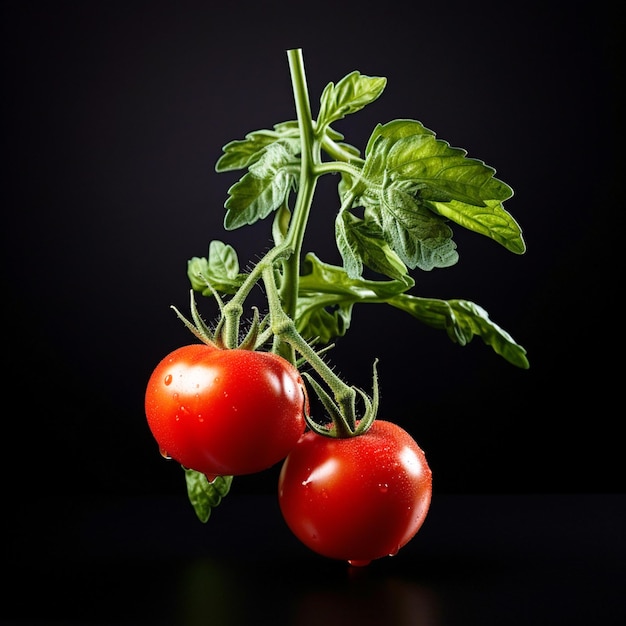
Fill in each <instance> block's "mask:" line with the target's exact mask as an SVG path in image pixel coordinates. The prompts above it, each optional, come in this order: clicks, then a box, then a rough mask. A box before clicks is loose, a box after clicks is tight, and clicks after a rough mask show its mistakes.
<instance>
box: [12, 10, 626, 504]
mask: <svg viewBox="0 0 626 626" xmlns="http://www.w3.org/2000/svg"><path fill="white" fill-rule="evenodd" d="M606 4H607V5H608V3H606ZM612 4H613V3H612ZM607 5H605V4H604V3H603V2H593V3H567V4H566V3H533V2H524V3H517V2H513V3H488V2H487V3H465V4H464V5H459V6H455V5H454V4H450V3H419V2H413V3H405V4H400V5H398V4H397V3H390V2H388V3H380V4H368V5H367V6H365V5H361V4H359V5H354V6H352V5H351V4H349V3H342V2H332V3H324V2H322V3H311V4H298V3H286V4H280V3H275V2H254V3H252V2H233V3H225V4H223V5H222V4H214V3H207V2H189V1H184V2H169V3H168V2H160V1H157V2H139V1H132V0H131V1H127V2H114V1H113V2H106V1H100V0H99V1H94V2H70V1H68V2H63V1H57V2H34V1H27V0H24V1H21V2H11V1H3V2H2V4H1V7H2V20H1V21H2V37H1V41H2V43H1V45H2V53H1V58H2V89H3V97H2V106H3V115H2V143H3V151H2V152H3V160H4V166H3V169H2V216H3V219H2V237H3V243H2V253H3V261H2V272H3V296H4V306H3V309H4V314H5V315H4V321H3V337H4V345H5V346H6V348H5V350H4V361H5V368H4V372H5V373H4V385H3V387H2V389H3V391H4V403H5V410H4V411H3V423H4V427H3V434H2V458H3V461H2V464H3V467H2V482H3V489H4V490H5V492H8V493H10V494H15V495H16V496H18V495H21V496H25V499H26V500H27V501H28V502H29V503H32V501H33V499H34V500H37V498H38V497H40V496H41V495H42V494H54V495H57V494H59V495H63V494H64V495H69V496H72V497H81V496H83V495H85V496H93V495H96V496H97V495H99V494H103V495H111V494H113V495H115V494H119V495H124V496H131V497H132V496H134V495H146V494H180V493H181V490H182V489H183V483H182V476H181V473H180V469H179V468H178V469H177V468H176V467H175V466H174V465H173V464H171V463H167V462H165V461H163V459H161V457H160V456H159V454H158V451H157V449H156V446H155V444H154V442H153V440H152V439H151V436H150V434H149V432H148V429H147V426H146V423H145V418H144V414H143V392H144V388H145V383H146V381H147V378H148V376H149V374H150V372H151V370H152V368H153V367H154V366H155V365H156V363H157V362H158V360H160V359H161V358H162V357H163V356H164V355H165V354H166V353H167V352H168V351H170V350H172V349H174V348H175V347H177V346H178V345H180V344H182V343H186V342H189V341H191V340H193V338H192V336H191V335H190V334H189V333H188V331H187V330H185V329H184V328H183V327H182V325H181V324H180V322H179V321H178V320H177V319H176V318H175V316H174V314H173V312H172V311H171V310H170V308H169V307H170V305H172V304H175V305H176V306H178V307H179V308H181V309H182V310H186V309H187V306H188V283H187V278H186V263H187V260H188V259H189V258H190V257H192V256H204V255H206V253H207V246H208V242H209V241H210V240H212V239H216V238H217V239H219V238H221V239H223V240H225V241H226V242H227V243H230V244H232V245H233V246H234V247H235V248H236V249H237V250H238V252H239V255H240V259H241V260H242V264H243V265H246V264H247V263H248V262H251V261H254V259H256V258H258V256H259V255H260V254H261V253H262V252H263V251H264V250H265V249H266V248H267V246H268V245H269V237H270V230H269V229H270V222H269V221H267V220H266V221H264V222H261V223H259V224H257V225H255V226H254V227H248V228H245V229H241V230H239V231H234V232H230V233H225V231H223V229H222V220H223V215H224V209H223V203H224V201H225V199H226V192H227V189H228V187H229V186H230V185H231V184H232V183H233V182H234V180H235V177H231V176H229V175H227V174H216V173H215V172H214V169H213V168H214V165H215V162H216V160H217V158H219V156H220V154H221V148H222V146H223V145H224V144H226V143H227V142H228V141H231V140H233V139H241V138H243V136H244V135H245V133H247V132H250V131H252V130H256V129H261V128H270V127H271V126H272V125H273V124H275V123H278V122H282V121H286V120H289V119H294V118H295V109H294V103H293V96H292V92H291V85H290V78H289V70H288V64H287V56H286V50H287V49H289V48H293V47H301V48H302V49H303V51H304V62H305V69H306V72H307V77H308V83H309V91H310V95H311V102H312V106H313V110H314V114H315V112H316V111H317V103H318V102H319V95H320V93H321V91H322V89H323V88H324V86H325V85H326V84H327V83H328V82H330V81H333V82H336V81H338V80H339V79H341V78H342V77H343V76H344V75H345V74H347V73H348V72H351V71H353V70H355V69H357V70H359V71H360V72H362V73H364V74H369V75H379V76H386V77H387V79H388V84H387V88H386V90H385V92H384V93H383V95H382V97H381V98H380V99H379V100H378V101H377V102H375V103H374V104H372V105H370V106H369V107H367V108H366V109H365V110H363V111H362V112H360V113H357V114H355V115H354V116H351V117H350V118H349V119H345V120H343V121H342V122H341V123H338V124H336V128H337V129H338V130H340V131H341V132H343V133H344V135H345V136H346V140H347V141H349V142H350V143H353V144H354V145H358V146H360V147H364V145H365V142H366V141H367V137H368V136H369V133H370V132H371V130H372V129H373V127H374V125H375V124H377V123H379V122H381V123H384V122H387V121H390V120H392V119H395V118H402V117H407V118H413V119H418V120H420V121H421V122H423V123H424V124H425V125H426V126H427V127H428V128H431V129H433V130H434V131H435V132H436V133H437V136H438V137H439V138H441V139H445V140H446V141H448V142H449V143H450V144H451V145H453V146H458V147H463V148H465V149H466V150H468V153H469V156H470V157H475V158H479V159H482V160H484V161H485V162H486V163H487V164H489V165H492V166H493V167H495V168H496V170H497V176H498V177H499V178H501V179H502V180H504V181H506V182H507V183H508V184H510V185H511V186H512V187H513V189H514V190H515V196H514V197H513V198H512V199H511V200H510V201H508V202H507V204H506V207H507V208H508V210H509V211H510V212H511V213H512V214H513V215H514V216H515V217H516V219H517V220H518V221H519V223H520V224H521V226H522V229H523V232H524V237H525V240H526V242H527V245H528V250H527V253H526V254H525V255H522V256H516V255H513V254H512V253H509V252H507V251H506V250H504V248H501V247H500V246H498V245H497V244H495V243H494V242H492V241H490V240H488V239H486V238H483V237H480V236H479V235H475V234H473V233H467V232H463V231H462V229H460V228H456V229H455V232H456V235H455V240H456V241H457V243H458V249H459V252H460V261H459V263H458V265H456V266H455V267H453V268H449V269H444V270H434V271H433V272H430V273H423V272H422V273H421V274H419V275H416V276H415V277H416V281H417V285H416V288H415V290H414V293H416V294H417V295H424V296H429V297H431V296H432V297H441V298H465V299H468V300H472V301H474V302H476V303H478V304H480V305H481V306H483V307H484V308H485V309H487V311H488V312H489V313H490V316H491V318H492V319H493V320H494V321H495V322H496V323H498V324H499V325H501V326H502V327H504V328H505V329H506V330H507V331H509V332H510V333H511V334H512V335H513V337H514V338H515V339H516V340H517V341H518V342H519V343H520V344H521V345H523V346H524V347H525V348H526V349H527V350H528V356H529V359H530V362H531V368H530V370H528V371H522V370H519V369H516V368H514V367H513V366H511V365H509V364H508V363H506V362H505V361H504V360H503V359H501V358H500V357H498V356H497V355H495V353H493V352H492V351H491V349H489V348H487V347H486V346H484V345H483V344H482V342H481V340H480V339H478V338H476V339H474V341H473V342H472V343H471V344H470V345H469V346H466V347H460V346H458V345H454V344H452V343H451V342H450V341H449V339H448V338H447V337H446V335H445V334H444V333H442V332H441V331H435V330H432V329H429V328H428V327H425V326H423V325H421V324H420V323H419V322H417V321H415V320H413V319H412V318H410V317H409V316H408V315H406V314H403V313H400V312H398V311H395V310H393V309H391V308H389V307H382V306H376V307H370V308H368V307H365V306H363V307H359V306H357V307H356V308H355V311H354V315H353V324H352V327H351V328H350V330H349V332H348V335H347V336H346V337H345V338H344V339H341V340H340V341H339V342H338V345H337V347H336V348H335V351H334V354H333V363H334V364H335V365H336V368H337V370H338V371H339V372H340V373H341V374H343V375H344V376H345V377H346V378H347V379H348V380H349V381H350V382H352V383H353V384H357V385H359V386H363V387H365V388H368V387H369V384H370V375H371V364H372V361H373V360H374V358H375V357H378V358H380V364H379V373H380V379H381V393H382V406H381V412H380V415H381V417H384V418H386V419H390V420H392V421H396V422H398V423H400V424H402V425H403V426H405V427H406V428H407V429H408V430H409V431H410V432H411V433H412V434H413V436H414V437H415V438H416V439H417V440H418V442H419V443H420V445H421V446H422V447H423V448H424V449H425V451H426V453H427V456H428V458H429V461H430V463H431V467H432V469H433V472H434V477H435V490H436V492H438V493H441V494H446V493H450V494H453V493H485V494H489V493H501V492H504V493H511V494H515V493H553V492H561V493H580V492H596V493H601V492H615V491H622V490H623V486H624V484H623V479H622V469H623V462H622V444H621V427H620V422H621V417H620V415H621V408H620V407H621V397H622V389H621V385H622V380H623V377H622V376H621V371H622V363H621V360H622V358H621V348H622V344H623V314H622V308H621V305H620V296H621V291H622V288H621V283H620V280H621V278H622V271H621V268H622V263H621V252H620V247H621V224H622V213H623V205H622V201H621V197H620V195H618V189H619V181H620V176H621V175H622V174H621V173H622V172H623V164H624V160H623V147H622V144H621V141H620V140H621V138H622V131H623V110H622V108H621V105H622V103H621V102H619V100H618V93H619V90H620V84H621V83H622V74H621V72H622V70H623V67H622V65H621V64H620V63H619V62H618V52H620V48H621V45H620V44H621V38H622V36H623V31H622V29H621V24H620V23H619V20H618V18H617V12H616V11H617V9H614V10H611V9H609V8H608V7H607ZM622 86H623V85H622ZM332 182H333V181H329V183H328V184H327V183H326V182H324V183H323V184H322V185H321V189H320V194H321V195H320V205H319V208H317V209H315V210H316V211H317V213H316V214H315V215H314V217H313V221H312V224H311V227H310V232H309V233H308V238H307V241H306V243H305V248H306V249H307V250H315V251H316V253H317V254H318V256H320V257H322V258H323V259H324V260H327V261H329V262H336V260H337V258H338V257H337V252H336V250H335V248H334V243H333V239H332V218H333V214H334V210H335V208H334V207H335V206H336V204H335V203H336V199H335V195H334V194H335V192H334V191H333V189H332V187H331V186H330V183H332ZM200 306H201V309H202V311H203V314H204V315H205V317H208V318H212V317H213V316H214V315H215V314H216V311H215V309H213V308H211V307H212V304H211V303H210V302H209V301H202V302H201V303H200ZM274 469H277V468H274ZM275 476H276V472H275V471H274V470H270V471H268V472H267V473H266V474H264V475H262V476H251V477H245V478H241V479H239V480H238V481H235V483H234V486H233V489H234V490H236V491H239V492H241V493H244V492H258V491H262V492H273V490H274V489H275Z"/></svg>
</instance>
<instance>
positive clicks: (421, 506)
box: [278, 420, 432, 565]
mask: <svg viewBox="0 0 626 626" xmlns="http://www.w3.org/2000/svg"><path fill="white" fill-rule="evenodd" d="M431 495H432V474H431V471H430V468H429V467H428V463H427V462H426V457H425V455H424V452H423V451H422V449H421V448H420V447H419V446H418V445H417V443H416V442H415V441H414V439H413V438H412V437H411V436H410V435H409V434H408V433H407V432H406V431H405V430H403V429H402V428H401V427H400V426H398V425H397V424H393V423H391V422H386V421H381V420H375V421H374V423H373V424H372V426H371V427H370V429H369V430H368V431H367V432H366V433H365V434H363V435H358V436H356V437H350V438H345V439H336V438H331V437H325V436H323V435H319V434H316V433H314V432H313V431H308V432H306V433H305V434H304V435H303V436H302V437H301V438H300V441H299V442H298V443H297V444H296V446H295V447H294V448H293V450H292V451H291V452H290V453H289V454H288V456H287V458H286V459H285V461H284V463H283V466H282V468H281V471H280V476H279V481H278V497H279V504H280V509H281V511H282V514H283V517H284V519H285V522H286V523H287V525H288V526H289V528H290V529H291V531H292V532H293V533H294V534H295V535H296V537H298V539H300V541H302V542H303V543H304V544H305V545H306V546H308V547H309V548H311V549H312V550H313V551H315V552H317V553H319V554H321V555H323V556H326V557H330V558H333V559H341V560H345V561H349V562H350V563H351V564H353V565H367V564H368V563H369V562H371V561H372V560H374V559H378V558H380V557H383V556H387V555H394V554H396V553H397V552H398V550H400V548H402V547H403V546H404V545H406V544H407V543H408V542H409V541H410V540H411V539H412V538H413V537H414V536H415V534H416V533H417V531H418V530H419V529H420V527H421V526H422V524H423V522H424V519H425V517H426V514H427V513H428V509H429V507H430V500H431Z"/></svg>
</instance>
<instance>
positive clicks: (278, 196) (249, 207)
mask: <svg viewBox="0 0 626 626" xmlns="http://www.w3.org/2000/svg"><path fill="white" fill-rule="evenodd" d="M297 149H299V142H287V141H281V142H280V143H273V144H271V145H270V146H267V147H266V148H265V149H264V150H263V153H262V155H261V156H260V157H259V158H258V159H257V160H256V161H255V163H254V164H253V165H252V166H251V168H250V170H249V171H248V173H247V174H245V175H244V176H243V178H241V180H239V181H238V182H236V183H235V184H234V185H233V186H232V187H231V188H230V189H229V190H228V193H229V197H228V199H227V200H226V203H225V204H224V207H225V208H226V210H227V211H226V217H225V219H224V227H225V228H226V230H234V229H236V228H239V227H241V226H245V225H246V224H254V223H255V222H256V221H257V220H260V219H263V218H265V217H267V216H268V215H269V214H270V213H271V212H272V211H275V210H276V209H277V208H278V207H279V206H281V204H282V203H283V202H285V200H286V198H287V196H288V194H289V191H290V189H291V188H292V186H295V180H296V179H295V176H294V173H293V171H292V170H290V169H289V168H288V166H289V165H295V164H297V163H298V160H297V159H296V158H295V156H294V150H297Z"/></svg>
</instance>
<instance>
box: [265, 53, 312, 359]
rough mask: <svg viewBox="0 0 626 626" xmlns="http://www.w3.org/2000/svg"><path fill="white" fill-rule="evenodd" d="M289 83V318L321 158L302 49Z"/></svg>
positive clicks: (285, 289) (289, 354)
mask: <svg viewBox="0 0 626 626" xmlns="http://www.w3.org/2000/svg"><path fill="white" fill-rule="evenodd" d="M287 56H288V60H289V70H290V73H291V83H292V88H293V94H294V100H295V105H296V113H297V116H298V127H299V130H300V141H301V166H300V178H299V184H298V194H297V196H296V201H295V205H294V209H293V214H292V216H291V221H290V223H289V230H288V232H287V235H286V237H285V240H284V242H285V244H286V245H287V246H289V247H290V248H291V249H292V250H293V254H292V255H291V256H290V257H289V258H288V259H286V260H285V261H284V262H283V272H284V274H283V280H282V282H281V291H280V296H281V301H282V308H283V310H284V311H285V313H286V314H287V315H288V316H289V317H290V318H292V319H294V318H295V315H296V305H297V303H298V291H299V280H300V260H301V253H302V243H303V241H304V233H305V231H306V226H307V222H308V219H309V214H310V210H311V204H312V202H313V195H314V193H315V187H316V184H317V176H316V175H315V172H314V170H315V165H316V163H317V162H318V161H319V160H320V157H319V146H316V142H315V137H314V132H313V119H312V116H311V105H310V102H309V94H308V89H307V83H306V75H305V71H304V62H303V58H302V50H301V49H299V48H298V49H293V50H288V51H287ZM275 349H276V351H277V352H278V353H279V354H282V356H285V357H286V358H288V359H289V360H290V361H292V362H293V361H294V353H293V349H292V348H291V347H290V346H287V345H284V344H282V342H281V341H279V342H278V344H277V345H276V346H275Z"/></svg>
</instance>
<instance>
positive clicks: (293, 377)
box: [145, 344, 432, 565]
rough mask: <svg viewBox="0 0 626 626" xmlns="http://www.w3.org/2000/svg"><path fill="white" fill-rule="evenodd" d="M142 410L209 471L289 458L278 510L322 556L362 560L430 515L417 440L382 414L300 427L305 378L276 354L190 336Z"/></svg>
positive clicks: (152, 385) (255, 467)
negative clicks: (329, 432)
mask: <svg viewBox="0 0 626 626" xmlns="http://www.w3.org/2000/svg"><path fill="white" fill-rule="evenodd" d="M145 409H146V417H147V420H148V425H149V427H150V430H151V432H152V434H153V436H154V438H155V439H156V441H157V443H158V445H159V448H160V450H161V453H162V454H163V455H164V456H166V457H171V458H172V459H175V460H176V461H178V462H179V463H180V464H181V465H183V466H184V467H186V468H187V469H192V470H195V471H196V472H200V473H202V474H205V475H206V476H207V477H208V478H209V479H210V480H212V479H213V478H214V477H215V476H237V475H242V474H251V473H255V472H260V471H262V470H265V469H268V468H269V467H271V466H272V465H274V464H276V463H278V462H279V461H281V460H283V459H284V462H283V465H282V467H281V470H280V475H279V484H278V497H279V504H280V509H281V512H282V515H283V517H284V519H285V522H286V523H287V525H288V527H289V528H290V529H291V531H292V532H293V533H294V534H295V536H296V537H298V538H299V539H300V541H302V542H303V543H304V544H305V545H306V546H308V547H309V548H310V549H311V550H313V551H315V552H317V553H319V554H321V555H323V556H326V557H330V558H333V559H340V560H345V561H349V562H350V563H351V564H353V565H366V564H367V563H369V562H371V561H372V560H374V559H378V558H381V557H384V556H387V555H392V554H395V553H397V552H398V550H399V549H400V548H402V547H403V546H404V545H406V544H407V543H408V542H409V541H410V540H411V539H412V537H413V536H414V535H415V534H416V533H417V531H418V530H419V528H420V527H421V526H422V523H423V522H424V519H425V517H426V515H427V513H428V509H429V506H430V499H431V493H432V476H431V471H430V468H429V467H428V463H427V462H426V457H425V455H424V452H423V451H422V450H421V448H420V447H419V446H418V445H417V443H416V442H415V441H414V440H413V438H412V437H411V436H410V435H409V434H408V433H407V432H406V431H405V430H403V429H402V428H400V427H399V426H398V425H396V424H393V423H391V422H386V421H382V420H375V421H374V422H373V424H372V425H371V426H370V428H369V430H367V431H366V432H365V433H364V434H360V435H358V436H354V437H347V438H335V437H330V436H328V437H327V436H324V435H321V434H318V433H316V432H314V431H312V430H310V431H306V432H305V430H306V421H305V412H306V413H307V414H308V410H309V407H308V396H307V392H306V389H305V386H304V382H303V380H302V378H301V376H300V373H299V372H298V369H297V368H296V367H295V366H293V365H292V364H291V363H289V362H288V361H287V360H285V359H283V358H282V357H280V356H278V355H276V354H273V353H270V352H257V351H251V350H242V349H234V350H222V349H219V348H217V347H214V346H210V345H205V344H194V345H188V346H183V347H181V348H179V349H177V350H174V351H173V352H172V353H170V354H169V355H168V356H166V357H165V358H164V359H163V360H162V361H161V362H160V363H159V364H158V365H157V367H156V368H155V369H154V371H153V373H152V375H151V377H150V379H149V381H148V385H147V389H146V396H145Z"/></svg>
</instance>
